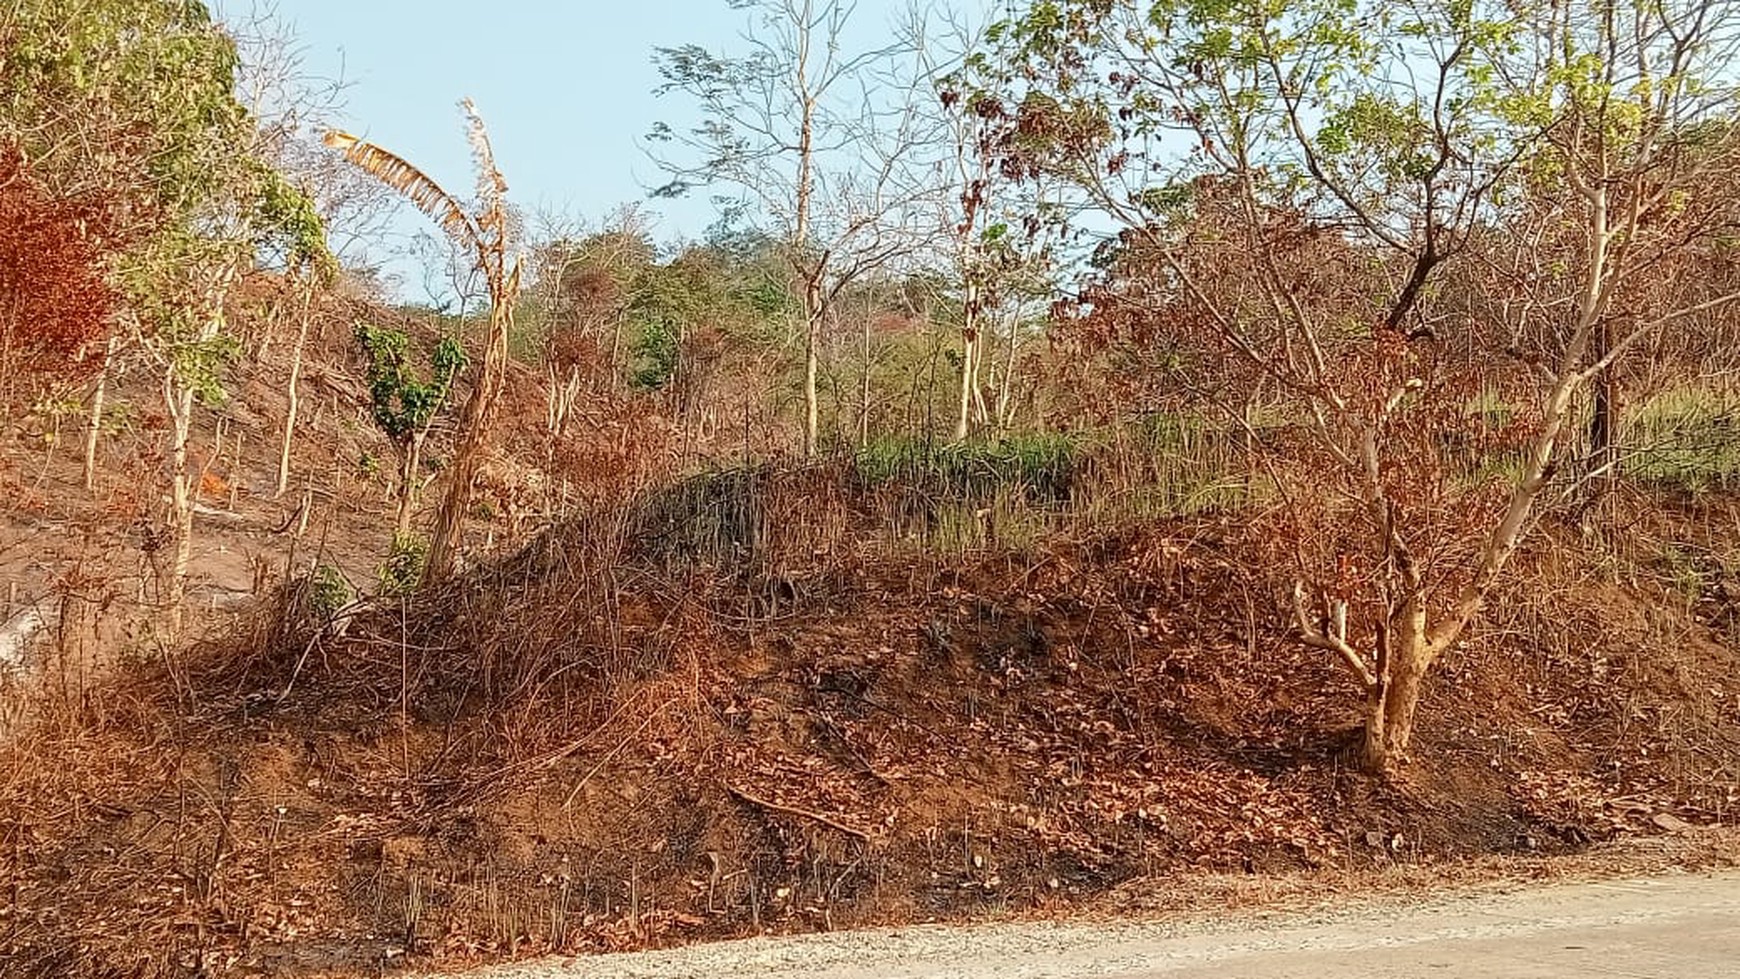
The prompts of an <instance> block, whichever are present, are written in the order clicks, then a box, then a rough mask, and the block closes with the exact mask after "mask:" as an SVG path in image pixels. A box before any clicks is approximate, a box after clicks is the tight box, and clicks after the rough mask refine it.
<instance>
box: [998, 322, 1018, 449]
mask: <svg viewBox="0 0 1740 979" xmlns="http://www.w3.org/2000/svg"><path fill="white" fill-rule="evenodd" d="M1020 345H1021V321H1020V319H1019V318H1017V317H1012V318H1011V319H1010V320H1009V343H1008V345H1007V346H1006V347H1004V350H1003V377H1002V379H1001V380H1000V381H999V383H998V390H997V427H998V428H999V429H1002V430H1008V429H1010V428H1012V427H1014V425H1015V364H1016V357H1015V354H1016V351H1017V350H1018V349H1019V348H1020Z"/></svg>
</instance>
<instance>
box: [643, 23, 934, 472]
mask: <svg viewBox="0 0 1740 979" xmlns="http://www.w3.org/2000/svg"><path fill="white" fill-rule="evenodd" d="M734 6H738V7H742V8H745V9H748V10H750V11H751V17H752V25H751V29H750V31H749V32H748V33H747V34H746V35H745V39H746V41H747V43H748V46H749V51H748V53H747V54H744V55H742V56H738V57H732V56H727V55H722V54H715V53H713V52H710V51H708V50H706V49H704V48H702V47H700V46H697V45H686V46H683V47H679V48H661V49H659V50H658V52H657V54H656V56H655V58H654V62H655V64H656V65H657V66H658V70H659V73H660V75H661V76H663V78H664V80H665V83H664V85H663V86H662V87H660V89H659V90H658V91H659V94H661V95H664V94H669V93H671V92H680V93H683V94H685V95H687V96H689V97H690V98H691V99H692V100H693V101H694V103H695V104H696V105H697V106H698V107H699V109H700V110H701V114H702V119H701V122H700V123H699V124H698V125H696V126H694V127H693V128H691V129H688V130H686V131H681V132H679V131H678V130H676V129H674V128H673V127H671V126H669V125H667V124H665V123H658V124H657V125H655V126H654V128H653V131H652V134H651V136H650V139H651V140H652V141H653V142H654V143H655V144H658V145H659V147H660V152H661V153H663V152H664V151H665V150H666V149H667V148H671V147H677V148H680V150H681V152H683V153H687V154H692V155H694V156H698V157H699V160H698V162H697V161H694V160H687V159H675V158H673V157H671V156H668V155H664V156H661V157H660V158H659V162H660V164H661V166H663V167H664V168H665V170H666V172H667V173H668V174H669V176H670V181H669V182H668V183H667V184H665V185H664V186H662V187H660V188H659V189H658V190H656V191H655V192H654V193H655V194H656V195H658V196H665V197H675V196H681V195H683V194H686V193H688V192H689V191H691V190H693V189H694V188H696V187H699V186H713V185H720V184H723V185H728V186H731V187H734V188H735V189H736V190H737V192H738V195H739V196H738V198H737V199H736V200H734V201H730V202H728V204H729V206H730V213H729V214H728V215H727V219H728V220H729V218H731V217H736V216H743V217H748V218H749V219H750V220H752V221H755V222H757V223H758V224H764V225H765V229H766V230H767V231H768V232H769V233H770V234H771V235H772V236H773V237H775V238H776V239H778V240H779V241H780V242H781V243H782V244H783V246H784V249H785V259H786V262H787V264H788V266H789V268H790V269H791V273H792V278H793V280H794V282H795V283H796V286H797V288H796V289H795V290H794V291H795V292H796V293H797V294H798V295H799V296H800V297H801V302H800V315H801V318H802V320H803V334H802V338H803V349H804V369H803V399H804V423H803V448H804V452H805V454H809V453H812V452H814V451H815V449H816V447H817V437H818V431H819V425H820V408H819V400H818V397H819V395H818V387H817V378H818V375H819V366H820V356H821V347H822V337H823V331H824V329H825V327H826V324H827V323H828V322H829V320H830V316H831V310H830V306H831V303H832V302H833V300H834V299H835V298H836V297H837V296H838V295H839V293H840V291H841V290H842V289H844V288H846V287H847V286H848V285H850V284H851V282H853V281H854V280H855V279H857V278H858V277H860V276H862V275H864V274H866V273H868V272H870V271H873V270H875V269H877V268H880V267H882V266H884V265H885V264H886V263H888V262H889V261H891V260H892V259H893V258H895V257H896V256H898V255H901V254H906V253H909V252H910V251H911V250H912V248H913V243H912V240H911V238H910V236H908V235H906V234H904V233H902V231H901V229H900V225H901V220H900V217H901V216H902V215H904V216H908V217H910V216H911V213H910V212H911V210H912V206H913V205H914V203H915V202H916V201H918V200H921V199H923V198H925V197H926V196H928V195H929V194H931V193H933V192H934V187H933V186H931V185H927V184H926V183H925V182H924V181H923V180H922V179H921V178H920V177H919V176H918V175H917V174H914V173H912V172H909V171H908V170H907V169H906V164H907V163H909V162H910V153H911V150H912V148H913V146H914V145H916V144H918V143H920V142H922V141H923V137H922V136H921V134H920V132H919V128H920V126H921V125H922V123H923V119H922V118H921V117H920V116H919V115H918V114H917V113H916V112H915V111H914V109H915V104H914V102H913V99H912V95H913V88H912V87H911V84H912V79H907V80H905V81H904V82H902V81H900V80H899V79H891V78H889V77H887V76H886V75H879V74H878V73H877V72H878V70H879V69H883V68H885V67H886V64H887V63H889V62H891V61H892V60H893V59H895V58H896V57H897V56H898V55H899V54H900V53H902V51H903V45H901V44H895V45H890V46H886V47H882V48H874V49H868V50H863V51H858V52H849V51H848V49H847V33H848V28H849V26H850V25H851V19H852V15H853V13H854V12H855V10H856V5H855V4H853V3H850V2H846V0H741V2H734Z"/></svg>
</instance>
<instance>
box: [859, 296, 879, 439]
mask: <svg viewBox="0 0 1740 979" xmlns="http://www.w3.org/2000/svg"><path fill="white" fill-rule="evenodd" d="M874 321H875V318H874V317H872V316H871V315H870V314H869V313H868V312H866V313H865V314H864V378H863V383H862V384H861V385H860V387H859V390H858V447H859V448H863V447H864V446H866V445H869V444H870V408H871V396H872V394H873V393H874V392H873V391H872V390H871V385H870V371H871V368H872V367H874V366H875V363H874V359H875V358H874V357H873V353H874V350H873V348H872V341H873V340H874V337H873V336H872V335H871V324H872V323H873V322H874Z"/></svg>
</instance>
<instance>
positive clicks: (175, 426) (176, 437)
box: [163, 363, 196, 639]
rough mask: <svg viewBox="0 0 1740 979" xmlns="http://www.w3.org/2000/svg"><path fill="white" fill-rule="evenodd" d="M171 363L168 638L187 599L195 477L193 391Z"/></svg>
mask: <svg viewBox="0 0 1740 979" xmlns="http://www.w3.org/2000/svg"><path fill="white" fill-rule="evenodd" d="M175 373H176V371H175V365H174V364H173V363H171V364H170V365H169V367H168V369H167V370H166V371H165V373H164V378H163V401H164V405H165V407H167V408H168V410H169V418H170V434H169V498H170V514H171V533H172V537H173V539H174V542H175V543H174V549H173V550H172V551H171V552H170V557H169V577H168V581H167V583H166V590H165V592H164V597H163V605H164V608H165V610H166V611H167V612H168V615H169V636H170V638H171V639H177V638H180V636H181V627H182V605H183V603H184V602H185V601H186V599H187V574H188V566H189V562H190V561H191V559H192V555H193V495H194V491H195V489H196V487H195V486H194V485H193V480H194V475H193V472H192V468H191V467H190V466H189V465H188V451H187V444H188V440H189V438H190V435H191V432H192V428H193V406H194V392H193V388H192V387H191V386H189V385H186V384H182V383H179V382H178V380H177V378H176V376H175Z"/></svg>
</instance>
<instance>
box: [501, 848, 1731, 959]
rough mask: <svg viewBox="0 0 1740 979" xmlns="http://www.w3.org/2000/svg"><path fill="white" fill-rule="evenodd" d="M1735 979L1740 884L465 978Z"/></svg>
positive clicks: (1717, 879)
mask: <svg viewBox="0 0 1740 979" xmlns="http://www.w3.org/2000/svg"><path fill="white" fill-rule="evenodd" d="M1737 975H1740V874H1732V873H1730V874H1724V875H1716V876H1684V875H1682V876H1676V877H1662V878H1654V879H1648V880H1635V881H1623V882H1607V883H1589V884H1572V885H1558V886H1551V887H1542V888H1538V889H1529V890H1518V891H1515V892H1511V893H1503V894H1490V893H1489V894H1482V895H1470V896H1462V897H1454V898H1448V899H1442V900H1437V901H1433V902H1431V903H1429V904H1425V905H1417V906H1413V907H1408V908H1398V907H1381V906H1368V907H1366V908H1364V909H1362V910H1357V911H1348V912H1342V913H1338V914H1331V915H1325V914H1313V915H1269V916H1257V917H1251V916H1245V917H1242V918H1234V919H1226V920H1219V921H1208V922H1203V921H1197V922H1189V923H1177V922H1172V923H1136V922H1132V923H1124V924H1112V925H1097V924H1096V925H1090V924H1034V925H989V926H979V927H968V928H940V927H920V928H904V929H898V930H885V931H872V932H859V933H851V934H833V935H809V936H803V937H797V938H782V939H753V940H749V941H741V942H727V943H723V944H717V945H704V946H696V947H691V948H686V949H678V950H674V951H669V952H652V953H640V954H634V955H611V956H599V957H595V958H587V959H563V960H554V961H545V962H540V963H532V964H529V965H521V966H513V967H506V968H497V969H490V970H484V971H481V972H476V973H471V974H470V976H468V977H467V979H602V977H624V979H679V977H682V979H686V977H696V979H700V977H707V979H733V977H742V979H749V977H797V976H804V977H815V979H993V977H994V979H1085V977H1089V976H1100V977H1104V976H1110V977H1117V979H1208V977H1223V979H1321V977H1325V976H1329V977H1335V979H1414V977H1434V979H1443V977H1455V979H1585V977H1604V976H1629V977H1637V976H1647V977H1652V979H1653V977H1659V979H1730V977H1733V976H1737Z"/></svg>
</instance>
